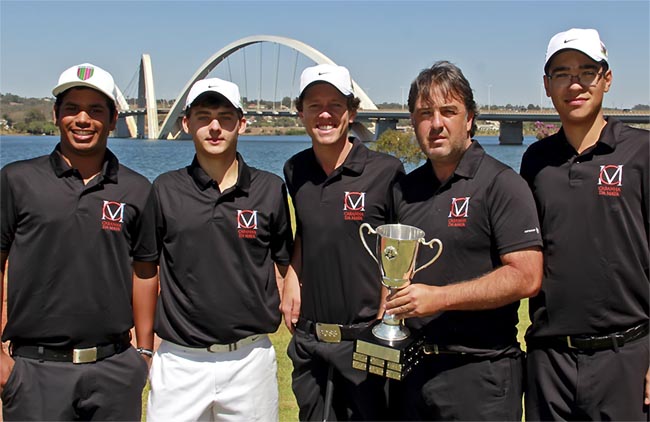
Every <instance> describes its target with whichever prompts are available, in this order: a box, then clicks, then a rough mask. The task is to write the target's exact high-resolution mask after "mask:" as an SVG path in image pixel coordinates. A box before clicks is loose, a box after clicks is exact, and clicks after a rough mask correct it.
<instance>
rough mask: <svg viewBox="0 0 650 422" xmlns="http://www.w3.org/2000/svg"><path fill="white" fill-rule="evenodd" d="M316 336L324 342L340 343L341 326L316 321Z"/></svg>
mask: <svg viewBox="0 0 650 422" xmlns="http://www.w3.org/2000/svg"><path fill="white" fill-rule="evenodd" d="M316 338H318V340H319V341H322V342H324V343H340V342H341V327H340V326H339V325H338V324H324V323H322V322H317V323H316Z"/></svg>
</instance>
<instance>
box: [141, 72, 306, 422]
mask: <svg viewBox="0 0 650 422" xmlns="http://www.w3.org/2000/svg"><path fill="white" fill-rule="evenodd" d="M183 129H184V130H185V132H186V133H188V134H190V135H191V136H192V140H193V142H194V148H195V150H196V155H195V157H194V160H193V161H192V163H191V164H190V165H189V166H187V167H185V168H182V169H179V170H175V171H170V172H167V173H164V174H162V175H160V176H159V177H158V178H157V179H156V180H155V181H154V192H155V194H156V199H157V202H158V227H157V233H158V240H159V247H160V248H161V252H160V256H161V258H160V284H161V291H160V299H159V302H158V307H157V313H156V323H155V330H156V333H157V334H158V336H160V337H161V338H162V343H161V344H160V347H159V348H158V350H157V352H156V354H155V355H154V358H153V363H152V367H151V392H150V394H149V403H148V407H147V420H149V421H196V420H201V421H204V420H222V421H228V420H230V421H277V420H278V386H277V364H276V358H275V350H274V349H273V345H272V344H271V341H270V340H269V337H268V335H267V334H268V333H273V332H275V331H276V330H277V329H278V326H279V325H280V322H281V319H282V315H281V314H280V311H279V306H280V295H279V291H278V286H277V284H276V279H275V271H274V263H275V264H277V266H278V268H279V269H280V273H281V274H285V273H286V267H287V266H288V264H289V260H290V251H291V248H292V246H293V238H292V233H291V219H290V215H289V205H288V199H287V194H286V188H285V185H284V183H283V182H282V179H281V178H280V177H278V176H276V175H274V174H271V173H268V172H265V171H262V170H258V169H256V168H253V167H249V166H248V165H247V164H246V162H245V161H244V159H243V157H242V156H241V155H240V154H239V153H238V152H237V140H238V137H239V135H240V134H242V133H244V131H245V129H246V119H245V118H244V114H243V110H242V105H241V101H240V95H239V88H238V87H237V85H235V84H234V83H232V82H228V81H224V80H221V79H217V78H211V79H203V80H199V81H197V82H196V83H194V85H193V86H192V88H191V89H190V91H189V94H188V96H187V100H186V107H185V116H184V117H183Z"/></svg>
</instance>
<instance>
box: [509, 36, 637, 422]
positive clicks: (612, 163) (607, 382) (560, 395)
mask: <svg viewBox="0 0 650 422" xmlns="http://www.w3.org/2000/svg"><path fill="white" fill-rule="evenodd" d="M544 73H545V75H544V87H545V88H546V94H547V96H549V97H550V98H551V99H552V101H553V105H554V106H555V109H556V110H557V112H558V114H559V116H560V120H561V122H562V127H561V129H560V130H559V131H558V133H556V134H554V135H552V136H549V137H548V138H545V139H542V140H540V141H539V142H536V143H534V144H533V145H531V146H530V147H529V148H528V150H527V151H526V153H525V154H524V156H523V158H522V164H521V175H522V176H523V177H524V178H525V179H526V180H527V181H528V183H529V185H530V187H531V189H532V191H533V195H534V196H535V200H536V202H537V209H538V212H539V217H540V223H541V228H542V237H543V240H544V247H545V250H544V258H545V262H544V267H545V268H544V279H543V282H542V290H541V292H540V294H539V295H537V296H536V297H535V298H532V299H531V300H530V318H531V321H532V325H531V327H530V329H529V330H528V333H527V335H526V343H527V348H528V363H527V370H528V385H527V391H526V400H525V405H526V418H527V419H528V420H647V418H648V404H649V403H650V396H649V391H648V390H649V388H648V384H649V382H650V381H649V379H650V378H649V374H648V361H649V353H648V309H649V293H650V289H649V286H650V283H649V280H648V268H649V267H650V265H649V263H648V260H649V259H648V257H649V256H650V250H649V248H648V243H649V233H648V230H649V227H650V224H649V219H648V209H649V204H650V201H649V187H648V181H649V180H650V171H649V167H650V166H649V144H650V142H649V139H650V138H649V134H648V132H647V131H645V130H641V129H635V128H631V127H628V126H626V125H624V124H623V123H621V122H620V121H619V120H617V119H615V118H611V117H609V118H606V117H604V114H603V108H602V105H603V97H604V95H605V93H606V92H608V91H609V89H610V86H611V83H612V70H611V69H610V68H609V60H608V57H607V50H606V48H605V46H604V44H603V43H602V42H601V40H600V36H599V34H598V32H597V31H596V30H594V29H570V30H568V31H566V32H562V33H559V34H557V35H555V36H554V37H553V38H552V39H551V41H550V43H549V45H548V50H547V53H546V61H545V66H544Z"/></svg>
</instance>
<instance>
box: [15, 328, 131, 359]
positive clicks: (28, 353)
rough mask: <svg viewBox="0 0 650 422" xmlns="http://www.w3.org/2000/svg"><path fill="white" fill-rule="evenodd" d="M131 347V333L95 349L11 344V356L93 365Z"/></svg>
mask: <svg viewBox="0 0 650 422" xmlns="http://www.w3.org/2000/svg"><path fill="white" fill-rule="evenodd" d="M129 347H131V340H130V336H129V333H128V332H127V333H126V334H123V335H122V337H121V338H120V340H119V341H118V342H117V343H111V344H102V345H98V346H95V347H86V348H83V349H82V348H79V349H69V348H60V347H48V346H38V345H32V344H17V343H12V344H11V355H12V356H20V357H23V358H28V359H38V360H43V361H54V362H72V363H92V362H97V361H98V360H102V359H106V358H108V357H111V356H113V355H115V354H119V353H122V352H124V351H125V350H127V349H128V348H129Z"/></svg>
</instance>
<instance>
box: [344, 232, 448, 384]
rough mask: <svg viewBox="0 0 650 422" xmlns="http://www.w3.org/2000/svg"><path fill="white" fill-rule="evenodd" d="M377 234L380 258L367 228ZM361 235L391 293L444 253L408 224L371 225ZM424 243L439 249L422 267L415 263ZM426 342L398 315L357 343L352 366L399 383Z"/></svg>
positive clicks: (380, 323)
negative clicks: (398, 317)
mask: <svg viewBox="0 0 650 422" xmlns="http://www.w3.org/2000/svg"><path fill="white" fill-rule="evenodd" d="M364 228H365V229H367V230H368V233H371V234H376V235H377V256H376V257H375V254H373V253H372V251H371V250H370V248H369V247H368V244H367V243H366V240H365V238H364V232H363V229H364ZM359 236H360V237H361V241H362V242H363V246H364V247H365V248H366V250H367V251H368V253H369V254H370V256H372V258H373V259H374V260H375V261H376V262H377V264H378V265H379V270H380V273H381V283H382V284H383V285H384V286H386V288H388V291H389V293H390V294H392V293H394V292H395V291H397V290H399V289H401V288H403V287H405V286H406V285H407V284H408V283H409V282H410V281H411V278H413V275H415V273H417V272H418V271H420V270H422V269H424V268H426V267H428V266H429V265H431V264H433V263H434V262H435V261H436V260H437V259H438V258H439V257H440V254H441V253H442V242H441V241H440V240H438V239H432V240H429V241H428V242H427V241H425V240H424V231H423V230H422V229H419V228H417V227H413V226H408V225H405V224H385V225H382V226H379V227H377V229H376V230H375V229H373V228H372V227H371V226H370V225H369V224H368V223H363V224H362V225H361V226H360V227H359ZM420 244H422V245H425V246H428V247H429V248H432V249H433V245H434V244H436V245H438V250H437V252H436V254H435V256H434V257H433V258H431V259H430V260H429V261H428V262H427V263H426V264H424V265H422V266H421V267H419V268H417V269H416V268H415V261H416V257H417V254H418V248H419V246H420ZM422 343H423V339H422V338H419V337H418V336H415V337H413V336H410V332H409V330H408V328H407V327H405V326H404V321H403V320H400V319H397V318H395V316H394V315H384V317H383V319H382V320H381V321H380V322H378V323H375V324H373V325H372V326H371V327H370V328H368V329H366V330H364V331H363V332H362V333H361V335H360V336H359V338H358V339H356V340H355V344H354V354H353V360H352V366H353V367H354V368H356V369H360V370H365V371H367V372H371V373H374V374H377V375H382V376H385V377H388V378H393V379H397V380H401V379H403V378H404V377H405V376H406V375H407V374H408V373H409V372H410V371H411V369H412V368H413V367H414V366H415V365H416V364H417V363H418V362H419V360H420V358H421V354H422V351H421V350H422Z"/></svg>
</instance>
